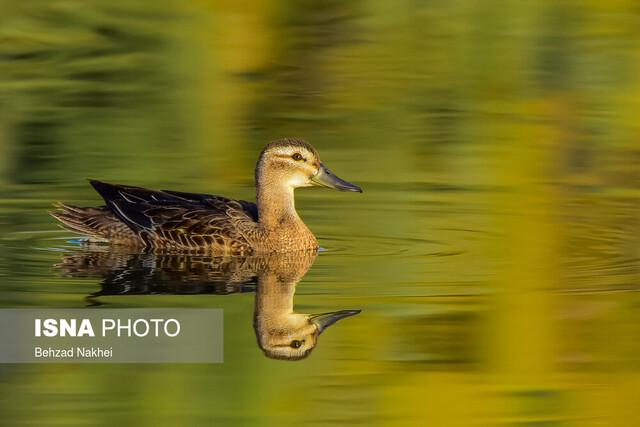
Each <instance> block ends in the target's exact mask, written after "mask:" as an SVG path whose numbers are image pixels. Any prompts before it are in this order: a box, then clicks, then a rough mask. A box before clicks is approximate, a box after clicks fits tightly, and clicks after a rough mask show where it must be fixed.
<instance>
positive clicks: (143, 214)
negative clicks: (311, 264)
mask: <svg viewBox="0 0 640 427" xmlns="http://www.w3.org/2000/svg"><path fill="white" fill-rule="evenodd" d="M90 182H91V185H92V186H93V188H95V189H96V191H97V192H98V193H99V194H100V195H101V196H102V198H103V199H104V201H105V202H106V205H105V206H101V207H77V206H71V205H66V204H57V205H56V206H57V207H58V208H59V209H58V210H56V211H53V212H51V215H52V216H54V217H55V218H56V219H58V220H59V221H60V222H61V223H62V225H63V226H64V227H65V228H67V229H68V230H70V231H73V232H76V233H80V234H82V235H85V236H88V237H89V238H91V239H93V240H101V241H108V242H111V243H113V244H118V245H127V246H136V247H138V246H139V247H144V248H155V249H170V250H189V251H192V250H205V251H208V252H212V253H216V254H225V255H249V254H264V253H283V252H290V251H298V250H307V249H317V248H318V242H317V240H316V238H315V236H314V235H313V233H312V232H311V231H310V230H309V229H308V228H307V226H306V225H305V224H304V222H303V221H302V219H300V217H299V216H298V213H297V212H296V209H295V203H294V195H293V193H294V190H295V189H296V188H300V187H310V186H321V187H328V188H333V189H336V190H339V191H352V192H359V193H361V192H362V189H361V188H360V187H358V186H357V185H355V184H352V183H350V182H347V181H344V180H342V179H340V178H338V177H337V176H336V175H334V174H333V172H331V171H330V170H329V169H327V168H326V167H325V166H324V164H323V163H322V162H321V161H320V156H319V154H318V152H317V151H316V149H315V148H313V147H312V146H311V145H310V144H308V143H307V142H305V141H303V140H301V139H293V138H285V139H281V140H277V141H274V142H272V143H270V144H268V145H267V146H266V147H265V148H264V149H263V150H262V152H261V153H260V156H259V158H258V162H257V164H256V169H255V184H256V203H251V202H247V201H244V200H233V199H228V198H226V197H221V196H214V195H209V194H198V193H183V192H178V191H168V190H161V191H154V190H149V189H146V188H140V187H132V186H126V185H118V184H108V183H106V182H101V181H96V180H91V181H90Z"/></svg>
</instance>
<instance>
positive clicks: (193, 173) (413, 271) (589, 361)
mask: <svg viewBox="0 0 640 427" xmlns="http://www.w3.org/2000/svg"><path fill="white" fill-rule="evenodd" d="M251 3H252V7H251V8H248V9H244V8H242V7H240V6H234V5H231V4H218V3H216V2H208V1H198V2H193V3H190V4H188V5H186V4H181V3H175V4H172V5H158V4H156V2H150V1H144V0H141V1H137V2H133V3H127V4H126V5H125V4H124V3H123V4H121V5H119V6H113V5H110V4H109V3H107V2H100V1H87V2H61V1H51V2H47V4H46V5H44V4H42V5H38V6H36V5H28V6H24V7H18V6H9V4H8V3H7V4H6V5H3V8H4V9H6V10H5V13H3V14H2V17H0V28H1V29H2V32H1V33H0V34H1V37H2V39H3V40H4V41H5V43H2V44H0V70H1V72H0V112H1V113H2V114H0V150H1V151H2V152H3V155H2V156H1V157H0V195H1V199H0V233H1V234H0V239H1V240H0V242H1V246H0V251H1V254H2V257H1V263H0V280H1V282H2V285H1V286H0V304H1V305H2V306H4V307H96V306H97V307H100V308H101V309H105V310H109V309H110V308H116V307H117V308H122V307H194V308H195V307H207V308H222V309H224V313H225V363H224V364H221V365H188V366H176V365H152V366H141V365H100V364H96V365H84V366H76V365H39V366H26V365H23V366H20V365H11V366H10V365H5V366H2V367H0V389H1V390H2V394H1V396H2V397H0V411H1V412H2V414H3V419H4V420H5V421H4V422H6V423H7V424H8V425H53V424H60V425H80V424H89V423H98V424H105V425H111V424H114V423H123V424H137V425H139V424H149V425H159V424H160V425H162V424H166V425H186V424H205V423H206V424H216V425H218V424H221V425H268V424H274V425H282V424H286V425H288V424H291V425H293V424H301V423H302V424H311V425H313V424H317V425H353V424H365V425H371V424H380V425H387V424H388V425H396V424H397V425H407V424H412V425H421V426H422V425H434V426H445V425H503V424H508V425H511V424H515V425H520V424H522V425H524V424H528V425H576V426H586V425H620V426H628V425H630V424H629V423H630V420H634V419H637V418H638V417H639V416H640V413H639V412H638V409H637V404H636V399H635V394H637V393H636V390H637V389H638V387H640V374H639V372H638V367H639V366H640V365H639V364H638V361H639V360H640V345H639V344H638V340H637V337H638V332H640V312H639V310H638V307H639V306H640V305H639V304H640V300H639V299H638V295H639V294H638V290H640V173H639V169H638V167H637V164H638V161H639V160H640V149H639V145H638V141H637V137H638V127H637V124H636V122H637V107H638V103H637V99H638V87H639V82H640V80H639V78H638V76H639V75H640V74H638V73H637V71H638V64H639V63H640V56H639V54H638V50H637V49H636V48H635V43H634V42H635V40H636V39H637V36H638V34H637V28H640V27H638V25H637V23H638V19H639V16H640V15H638V12H637V10H636V9H634V7H633V5H631V4H629V6H628V7H627V8H625V6H623V5H615V6H614V5H608V6H607V5H600V4H596V3H593V4H591V3H585V4H581V5H579V6H578V5H575V4H573V3H572V2H564V1H560V2H557V1H543V2H530V3H529V2H515V1H490V2H487V4H485V5H484V6H483V7H480V6H474V4H473V2H445V1H435V2H428V4H427V3H425V5H419V4H414V3H412V2H400V3H399V4H398V5H397V6H391V4H388V5H387V4H386V3H385V2H367V3H354V4H350V3H348V2H344V3H343V2H329V3H328V4H323V5H322V6H320V4H319V3H318V4H316V2H306V1H305V2H300V3H299V4H293V3H292V4H289V6H288V7H287V8H278V7H275V5H271V4H270V3H269V2H266V3H263V2H251ZM485 9H486V10H485ZM489 10H494V11H498V12H497V14H495V15H494V14H493V12H488V11H489ZM567 17H571V19H569V18H567ZM282 136H301V137H304V138H306V139H308V140H309V141H310V142H311V143H313V144H314V145H315V146H316V148H318V150H319V152H320V154H321V156H322V159H323V161H324V162H325V163H326V164H327V166H329V167H330V168H331V169H332V170H334V171H335V172H336V173H337V174H338V175H340V176H341V177H343V178H345V179H347V180H349V181H352V182H354V183H357V184H358V185H360V186H362V187H363V189H364V193H363V194H349V193H346V194H345V193H337V192H332V191H329V190H325V189H301V190H298V191H297V192H296V206H297V208H298V211H299V212H300V214H301V216H302V217H303V219H304V220H305V222H306V223H307V224H308V226H309V227H310V229H311V230H312V231H313V232H314V233H315V234H316V236H317V237H318V240H319V241H320V244H321V246H322V247H323V250H322V251H321V252H320V253H319V254H318V256H317V258H315V259H314V260H312V261H310V262H309V265H305V266H303V267H304V268H302V267H295V268H294V267H292V268H291V269H290V271H296V272H299V273H300V276H301V277H300V278H295V279H296V280H293V279H291V280H290V281H289V282H287V283H288V285H286V286H285V285H283V286H282V288H283V289H286V292H285V291H283V296H282V298H290V299H291V300H292V301H293V305H294V308H295V311H296V312H299V313H308V314H317V313H326V312H332V311H340V310H356V309H357V310H362V311H361V312H360V313H359V314H355V313H353V315H352V316H350V317H349V318H344V319H341V320H339V321H338V322H336V323H335V324H333V325H332V326H331V327H329V328H327V330H326V331H325V332H323V334H322V335H321V336H320V338H319V339H318V342H317V345H316V348H315V349H314V350H313V351H312V352H311V353H310V354H309V355H308V357H306V358H305V359H303V360H300V361H296V362H288V361H285V360H274V359H273V358H269V357H265V356H266V353H265V352H264V351H263V350H264V349H263V348H261V345H259V344H260V340H259V339H257V337H258V338H259V337H260V331H257V330H256V329H255V328H254V325H255V316H257V315H258V314H259V313H258V314H256V300H257V299H258V298H261V295H260V294H259V292H256V290H257V289H258V288H259V286H260V275H259V274H255V271H254V269H253V267H252V263H253V261H251V260H249V261H247V260H242V261H240V260H231V261H229V260H220V259H213V258H207V257H202V256H197V257H193V256H189V255H188V254H184V255H179V256H176V255H173V256H160V255H151V254H136V253H119V252H114V251H112V250H110V249H109V248H108V247H104V246H87V245H84V244H83V243H82V242H81V241H79V240H78V239H77V237H76V236H73V235H71V234H70V233H68V232H66V231H63V230H60V229H58V228H57V227H56V224H55V222H54V220H53V219H52V218H50V217H49V216H48V215H47V210H48V209H50V208H51V203H52V202H53V201H58V200H59V201H65V202H69V203H74V204H78V205H96V204H99V203H100V200H99V198H98V196H97V195H96V194H95V193H94V192H93V190H92V189H91V188H90V186H89V185H88V182H87V181H86V178H97V179H104V180H106V181H113V182H120V183H126V184H131V185H140V186H147V187H150V188H169V189H173V190H178V191H194V192H206V193H213V194H221V195H225V196H231V197H237V198H242V199H248V200H251V199H253V184H252V176H253V166H254V163H255V160H256V157H257V154H258V153H259V151H260V149H261V148H262V146H263V145H264V144H265V143H266V142H268V141H269V140H272V139H275V138H278V137H282ZM278 268H281V266H280V267H278ZM298 268H300V271H298V270H297V269H298ZM306 268H308V272H306V273H304V271H303V270H305V269H306ZM263 279H264V277H263ZM296 283H297V284H296ZM36 408H37V410H35V409H36Z"/></svg>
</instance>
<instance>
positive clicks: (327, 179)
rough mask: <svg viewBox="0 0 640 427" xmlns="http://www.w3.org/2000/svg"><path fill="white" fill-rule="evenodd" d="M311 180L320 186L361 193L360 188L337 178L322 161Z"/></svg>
mask: <svg viewBox="0 0 640 427" xmlns="http://www.w3.org/2000/svg"><path fill="white" fill-rule="evenodd" d="M311 181H313V182H314V183H316V184H317V185H320V186H322V187H329V188H334V189H336V190H338V191H357V192H358V193H362V188H360V187H358V186H357V185H355V184H352V183H350V182H347V181H345V180H344V179H340V178H338V177H337V176H336V175H334V173H333V172H331V171H330V170H329V169H327V168H326V167H325V166H324V165H323V164H322V163H320V170H319V171H318V173H317V174H316V175H315V176H314V177H313V178H311Z"/></svg>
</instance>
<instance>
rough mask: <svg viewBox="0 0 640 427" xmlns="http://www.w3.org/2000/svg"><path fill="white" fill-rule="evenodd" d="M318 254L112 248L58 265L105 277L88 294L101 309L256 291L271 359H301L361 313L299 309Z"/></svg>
mask: <svg viewBox="0 0 640 427" xmlns="http://www.w3.org/2000/svg"><path fill="white" fill-rule="evenodd" d="M316 256H317V253H316V252H315V251H309V252H297V253H294V254H278V255H269V256H263V257H226V258H225V257H212V256H205V255H197V254H195V255H194V254H169V253H152V252H146V253H119V252H115V251H113V248H112V247H105V248H103V247H100V246H96V247H92V248H91V250H83V251H77V252H72V253H69V254H67V255H65V256H64V258H63V260H62V262H61V263H60V264H57V265H56V268H58V269H59V270H60V271H61V272H62V274H64V275H65V276H68V277H101V278H102V282H101V289H100V290H98V291H97V292H94V293H92V294H90V295H89V296H88V301H89V302H90V303H91V304H92V305H99V304H100V300H99V297H100V296H104V295H140V294H219V295H228V294H235V293H241V292H255V309H254V315H253V326H254V330H255V333H256V338H257V341H258V346H259V347H260V348H261V349H262V351H263V352H264V354H265V355H266V356H267V357H270V358H274V359H284V360H300V359H303V358H305V357H307V356H308V355H309V354H310V353H311V351H312V350H313V349H314V348H315V346H316V345H317V343H318V337H319V336H320V334H321V333H322V332H323V331H325V330H326V329H327V328H328V327H329V326H331V325H333V324H334V323H336V322H337V321H339V320H342V319H344V318H347V317H350V316H354V315H356V314H358V313H360V310H339V311H333V312H329V313H321V314H307V313H297V312H295V311H294V295H295V289H296V285H297V283H298V282H299V281H300V280H301V279H302V277H304V275H305V274H306V273H307V271H309V269H310V268H311V266H312V265H313V263H314V261H315V258H316Z"/></svg>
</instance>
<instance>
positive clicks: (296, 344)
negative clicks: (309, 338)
mask: <svg viewBox="0 0 640 427" xmlns="http://www.w3.org/2000/svg"><path fill="white" fill-rule="evenodd" d="M290 345H291V347H292V348H300V347H302V341H299V340H293V341H291V344H290Z"/></svg>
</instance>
